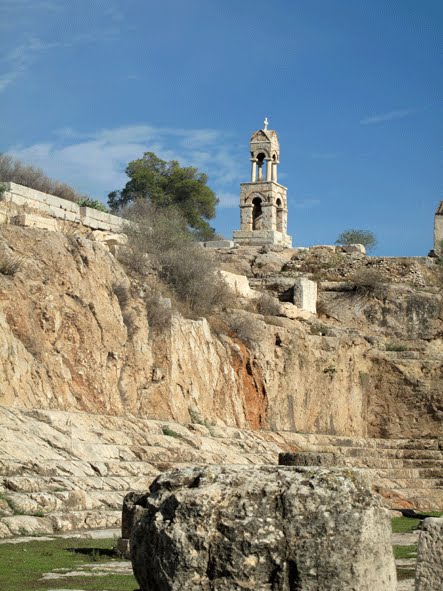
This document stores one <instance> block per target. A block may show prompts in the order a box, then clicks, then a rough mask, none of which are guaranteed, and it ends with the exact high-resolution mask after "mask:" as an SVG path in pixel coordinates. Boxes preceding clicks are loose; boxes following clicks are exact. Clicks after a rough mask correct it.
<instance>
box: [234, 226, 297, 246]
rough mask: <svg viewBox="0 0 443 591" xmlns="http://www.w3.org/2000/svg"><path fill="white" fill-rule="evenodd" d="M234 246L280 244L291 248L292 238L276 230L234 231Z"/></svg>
mask: <svg viewBox="0 0 443 591" xmlns="http://www.w3.org/2000/svg"><path fill="white" fill-rule="evenodd" d="M233 237H234V243H235V244H239V245H242V244H245V245H250V246H264V245H266V244H280V245H282V246H285V247H287V248H291V247H292V237H291V236H289V235H288V234H282V233H281V232H277V231H276V230H251V231H244V230H236V231H235V232H234V234H233Z"/></svg>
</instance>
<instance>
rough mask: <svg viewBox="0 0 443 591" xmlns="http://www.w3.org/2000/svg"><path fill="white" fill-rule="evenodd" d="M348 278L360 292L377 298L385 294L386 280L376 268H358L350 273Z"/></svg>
mask: <svg viewBox="0 0 443 591" xmlns="http://www.w3.org/2000/svg"><path fill="white" fill-rule="evenodd" d="M350 280H351V281H352V282H353V283H354V284H355V286H356V288H357V291H359V292H360V293H363V294H366V295H372V296H374V297H379V298H383V297H385V295H386V290H387V285H386V284H387V283H388V280H387V278H386V277H385V276H384V275H382V274H381V273H380V271H377V270H376V269H368V268H366V269H359V270H358V271H356V272H355V273H353V275H351V277H350Z"/></svg>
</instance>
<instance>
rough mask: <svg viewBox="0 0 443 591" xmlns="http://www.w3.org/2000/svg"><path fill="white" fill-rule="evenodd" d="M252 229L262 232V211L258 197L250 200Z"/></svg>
mask: <svg viewBox="0 0 443 591" xmlns="http://www.w3.org/2000/svg"><path fill="white" fill-rule="evenodd" d="M252 205H253V206H254V207H253V209H252V229H253V230H262V229H263V209H262V206H261V199H260V197H254V199H253V200H252Z"/></svg>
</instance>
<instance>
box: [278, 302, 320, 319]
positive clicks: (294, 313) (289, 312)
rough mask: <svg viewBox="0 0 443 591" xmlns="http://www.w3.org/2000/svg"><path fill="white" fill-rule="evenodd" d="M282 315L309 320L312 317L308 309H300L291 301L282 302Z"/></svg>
mask: <svg viewBox="0 0 443 591" xmlns="http://www.w3.org/2000/svg"><path fill="white" fill-rule="evenodd" d="M280 311H281V315H282V316H285V317H286V318H290V319H291V320H309V318H312V313H311V312H307V311H306V310H300V308H297V306H294V304H291V303H290V302H280Z"/></svg>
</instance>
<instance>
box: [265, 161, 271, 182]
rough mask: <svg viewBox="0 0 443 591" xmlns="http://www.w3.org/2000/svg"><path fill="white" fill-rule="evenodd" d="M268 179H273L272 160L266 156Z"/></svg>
mask: <svg viewBox="0 0 443 591" xmlns="http://www.w3.org/2000/svg"><path fill="white" fill-rule="evenodd" d="M266 180H267V181H272V160H271V159H270V158H266Z"/></svg>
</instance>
